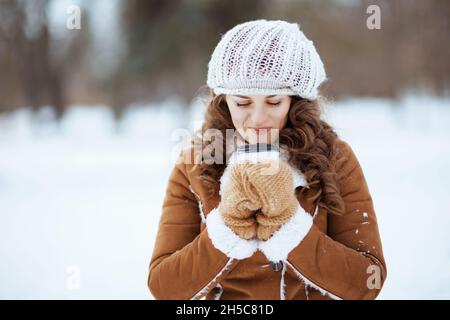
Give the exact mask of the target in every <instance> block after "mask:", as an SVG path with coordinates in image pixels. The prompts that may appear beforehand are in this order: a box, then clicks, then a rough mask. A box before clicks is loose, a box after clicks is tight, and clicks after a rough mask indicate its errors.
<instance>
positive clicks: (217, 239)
mask: <svg viewBox="0 0 450 320" xmlns="http://www.w3.org/2000/svg"><path fill="white" fill-rule="evenodd" d="M206 229H207V232H208V236H209V238H210V239H211V241H212V243H213V245H214V247H216V248H217V249H219V250H220V251H222V252H223V253H224V254H225V255H226V256H228V257H230V258H234V259H238V260H241V259H245V258H248V257H251V256H252V255H253V253H255V251H256V250H257V248H258V242H257V240H256V239H252V240H245V239H242V238H241V237H239V236H238V235H237V234H236V233H234V231H233V230H231V229H230V228H229V227H228V226H227V225H226V224H225V222H224V221H223V219H222V216H221V214H220V212H219V209H218V208H215V209H213V210H211V212H210V213H209V214H208V215H207V216H206Z"/></svg>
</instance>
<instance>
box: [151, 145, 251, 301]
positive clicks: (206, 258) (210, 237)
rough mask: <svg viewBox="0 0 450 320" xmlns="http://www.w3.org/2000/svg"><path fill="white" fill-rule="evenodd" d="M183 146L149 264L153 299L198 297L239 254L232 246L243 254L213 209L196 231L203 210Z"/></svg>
mask: <svg viewBox="0 0 450 320" xmlns="http://www.w3.org/2000/svg"><path fill="white" fill-rule="evenodd" d="M185 151H186V150H184V151H182V152H181V153H180V156H179V158H178V160H177V163H176V165H175V167H174V169H173V170H172V172H171V174H170V178H169V182H168V185H167V189H166V196H165V198H164V201H163V206H162V215H161V217H160V221H159V227H158V232H157V236H156V240H155V246H154V250H153V253H152V257H151V261H150V265H149V273H148V281H147V283H148V287H149V289H150V292H151V293H152V295H153V297H154V298H155V299H165V300H168V299H179V300H185V299H202V298H203V297H205V296H206V295H207V294H208V292H209V291H211V290H212V289H213V288H214V286H215V284H216V283H217V282H219V281H220V279H221V278H222V277H223V276H225V275H226V274H227V273H228V272H229V271H230V270H231V269H232V267H233V266H234V265H235V264H236V261H237V260H238V259H240V258H243V257H241V256H239V254H237V255H236V254H233V250H235V249H236V248H241V250H240V251H239V252H240V254H241V255H242V252H244V251H245V246H246V245H248V242H245V241H244V240H242V239H240V238H239V237H237V236H236V235H235V234H234V233H233V232H232V231H231V229H229V228H227V227H226V226H225V224H224V223H223V221H222V220H221V217H220V215H219V214H218V212H217V210H215V211H214V212H213V214H208V217H207V219H206V225H207V227H206V228H204V229H203V231H200V230H201V228H200V224H201V223H202V219H201V216H200V213H201V212H200V208H199V203H198V200H197V198H196V196H195V194H193V193H192V191H191V185H190V181H189V176H188V174H187V168H186V166H187V165H186V163H185V159H186V157H185V153H186V152H185ZM188 165H189V164H188ZM189 166H190V165H189ZM210 229H211V230H214V232H211V230H210ZM242 246H244V250H242ZM247 249H248V248H247ZM255 250H256V247H255ZM247 251H248V250H247ZM249 254H252V253H249Z"/></svg>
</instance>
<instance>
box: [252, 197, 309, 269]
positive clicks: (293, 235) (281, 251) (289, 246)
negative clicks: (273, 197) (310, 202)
mask: <svg viewBox="0 0 450 320" xmlns="http://www.w3.org/2000/svg"><path fill="white" fill-rule="evenodd" d="M312 224H313V218H312V216H311V215H310V214H309V213H307V212H306V211H305V210H304V209H303V208H302V206H300V205H299V206H298V209H297V211H296V212H295V213H294V215H293V216H292V217H291V218H290V219H289V221H288V222H286V223H285V224H284V225H283V226H281V228H280V229H278V230H277V231H275V232H274V234H273V235H272V236H271V237H270V238H269V239H268V240H266V241H259V244H258V250H260V251H262V252H263V253H264V255H265V256H266V257H267V259H269V260H270V261H273V262H278V261H280V260H281V261H285V260H287V258H288V255H289V253H290V252H291V251H292V250H293V249H294V248H295V247H297V246H298V245H299V244H300V242H301V241H302V240H303V238H304V237H305V236H306V235H307V234H308V232H309V230H310V229H311V226H312Z"/></svg>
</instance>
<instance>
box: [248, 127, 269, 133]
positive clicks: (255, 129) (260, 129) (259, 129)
mask: <svg viewBox="0 0 450 320" xmlns="http://www.w3.org/2000/svg"><path fill="white" fill-rule="evenodd" d="M250 129H252V130H254V131H255V132H256V133H259V132H260V131H261V132H270V129H271V127H259V128H250Z"/></svg>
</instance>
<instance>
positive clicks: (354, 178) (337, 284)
mask: <svg viewBox="0 0 450 320" xmlns="http://www.w3.org/2000/svg"><path fill="white" fill-rule="evenodd" d="M340 148H341V152H340V155H341V156H342V158H341V160H342V165H340V166H339V168H337V173H338V177H340V178H339V180H338V184H339V187H340V192H341V196H342V197H343V200H344V203H345V213H344V214H343V215H342V216H336V215H331V214H328V228H327V232H326V233H324V232H322V231H321V230H320V229H319V228H318V227H317V226H316V225H315V224H314V223H313V221H312V217H311V215H310V214H309V213H306V212H305V211H304V210H303V209H302V208H299V212H297V213H296V215H295V217H296V218H293V220H295V221H294V222H288V223H290V224H295V223H297V225H298V227H297V228H292V225H291V228H290V229H289V228H285V226H283V227H282V228H281V230H279V231H280V233H281V236H280V235H278V237H272V238H271V239H269V240H268V242H269V243H266V244H264V246H263V247H262V248H263V250H262V251H263V252H264V251H265V252H264V253H265V254H266V256H268V257H270V256H271V255H272V256H274V257H275V258H280V259H281V260H285V263H286V264H287V265H288V266H289V267H291V268H292V269H293V270H294V272H295V273H296V275H297V276H298V277H299V280H302V281H303V282H304V283H305V284H307V285H310V286H312V287H315V288H316V289H318V290H319V291H320V292H321V293H322V294H324V295H325V294H327V295H328V296H330V297H331V298H334V299H352V300H353V299H374V298H376V297H377V295H378V294H379V292H380V290H381V287H382V286H383V284H384V281H385V278H386V274H387V269H386V264H385V261H384V257H383V253H382V247H381V239H380V235H379V231H378V225H377V218H376V215H375V211H374V206H373V202H372V198H371V195H370V193H369V189H368V186H367V183H366V180H365V177H364V174H363V171H362V168H361V166H360V164H359V162H358V160H357V158H356V156H355V154H354V152H353V151H352V149H351V148H350V146H349V145H348V144H347V143H346V142H344V141H342V140H341V141H340ZM283 233H284V235H283ZM283 237H284V239H289V241H290V242H289V243H288V244H287V247H288V249H287V250H286V255H285V256H284V257H283V256H279V254H280V253H279V252H280V250H278V251H277V252H278V253H275V250H276V248H277V247H279V246H280V244H281V242H280V239H282V238H283ZM292 239H296V240H295V241H294V240H292ZM270 241H272V243H270ZM276 242H278V243H276ZM286 243H287V242H286V241H285V242H284V245H282V246H284V247H286ZM289 246H290V248H289ZM277 255H278V256H277ZM284 258H285V259H284ZM269 259H270V258H269Z"/></svg>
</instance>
